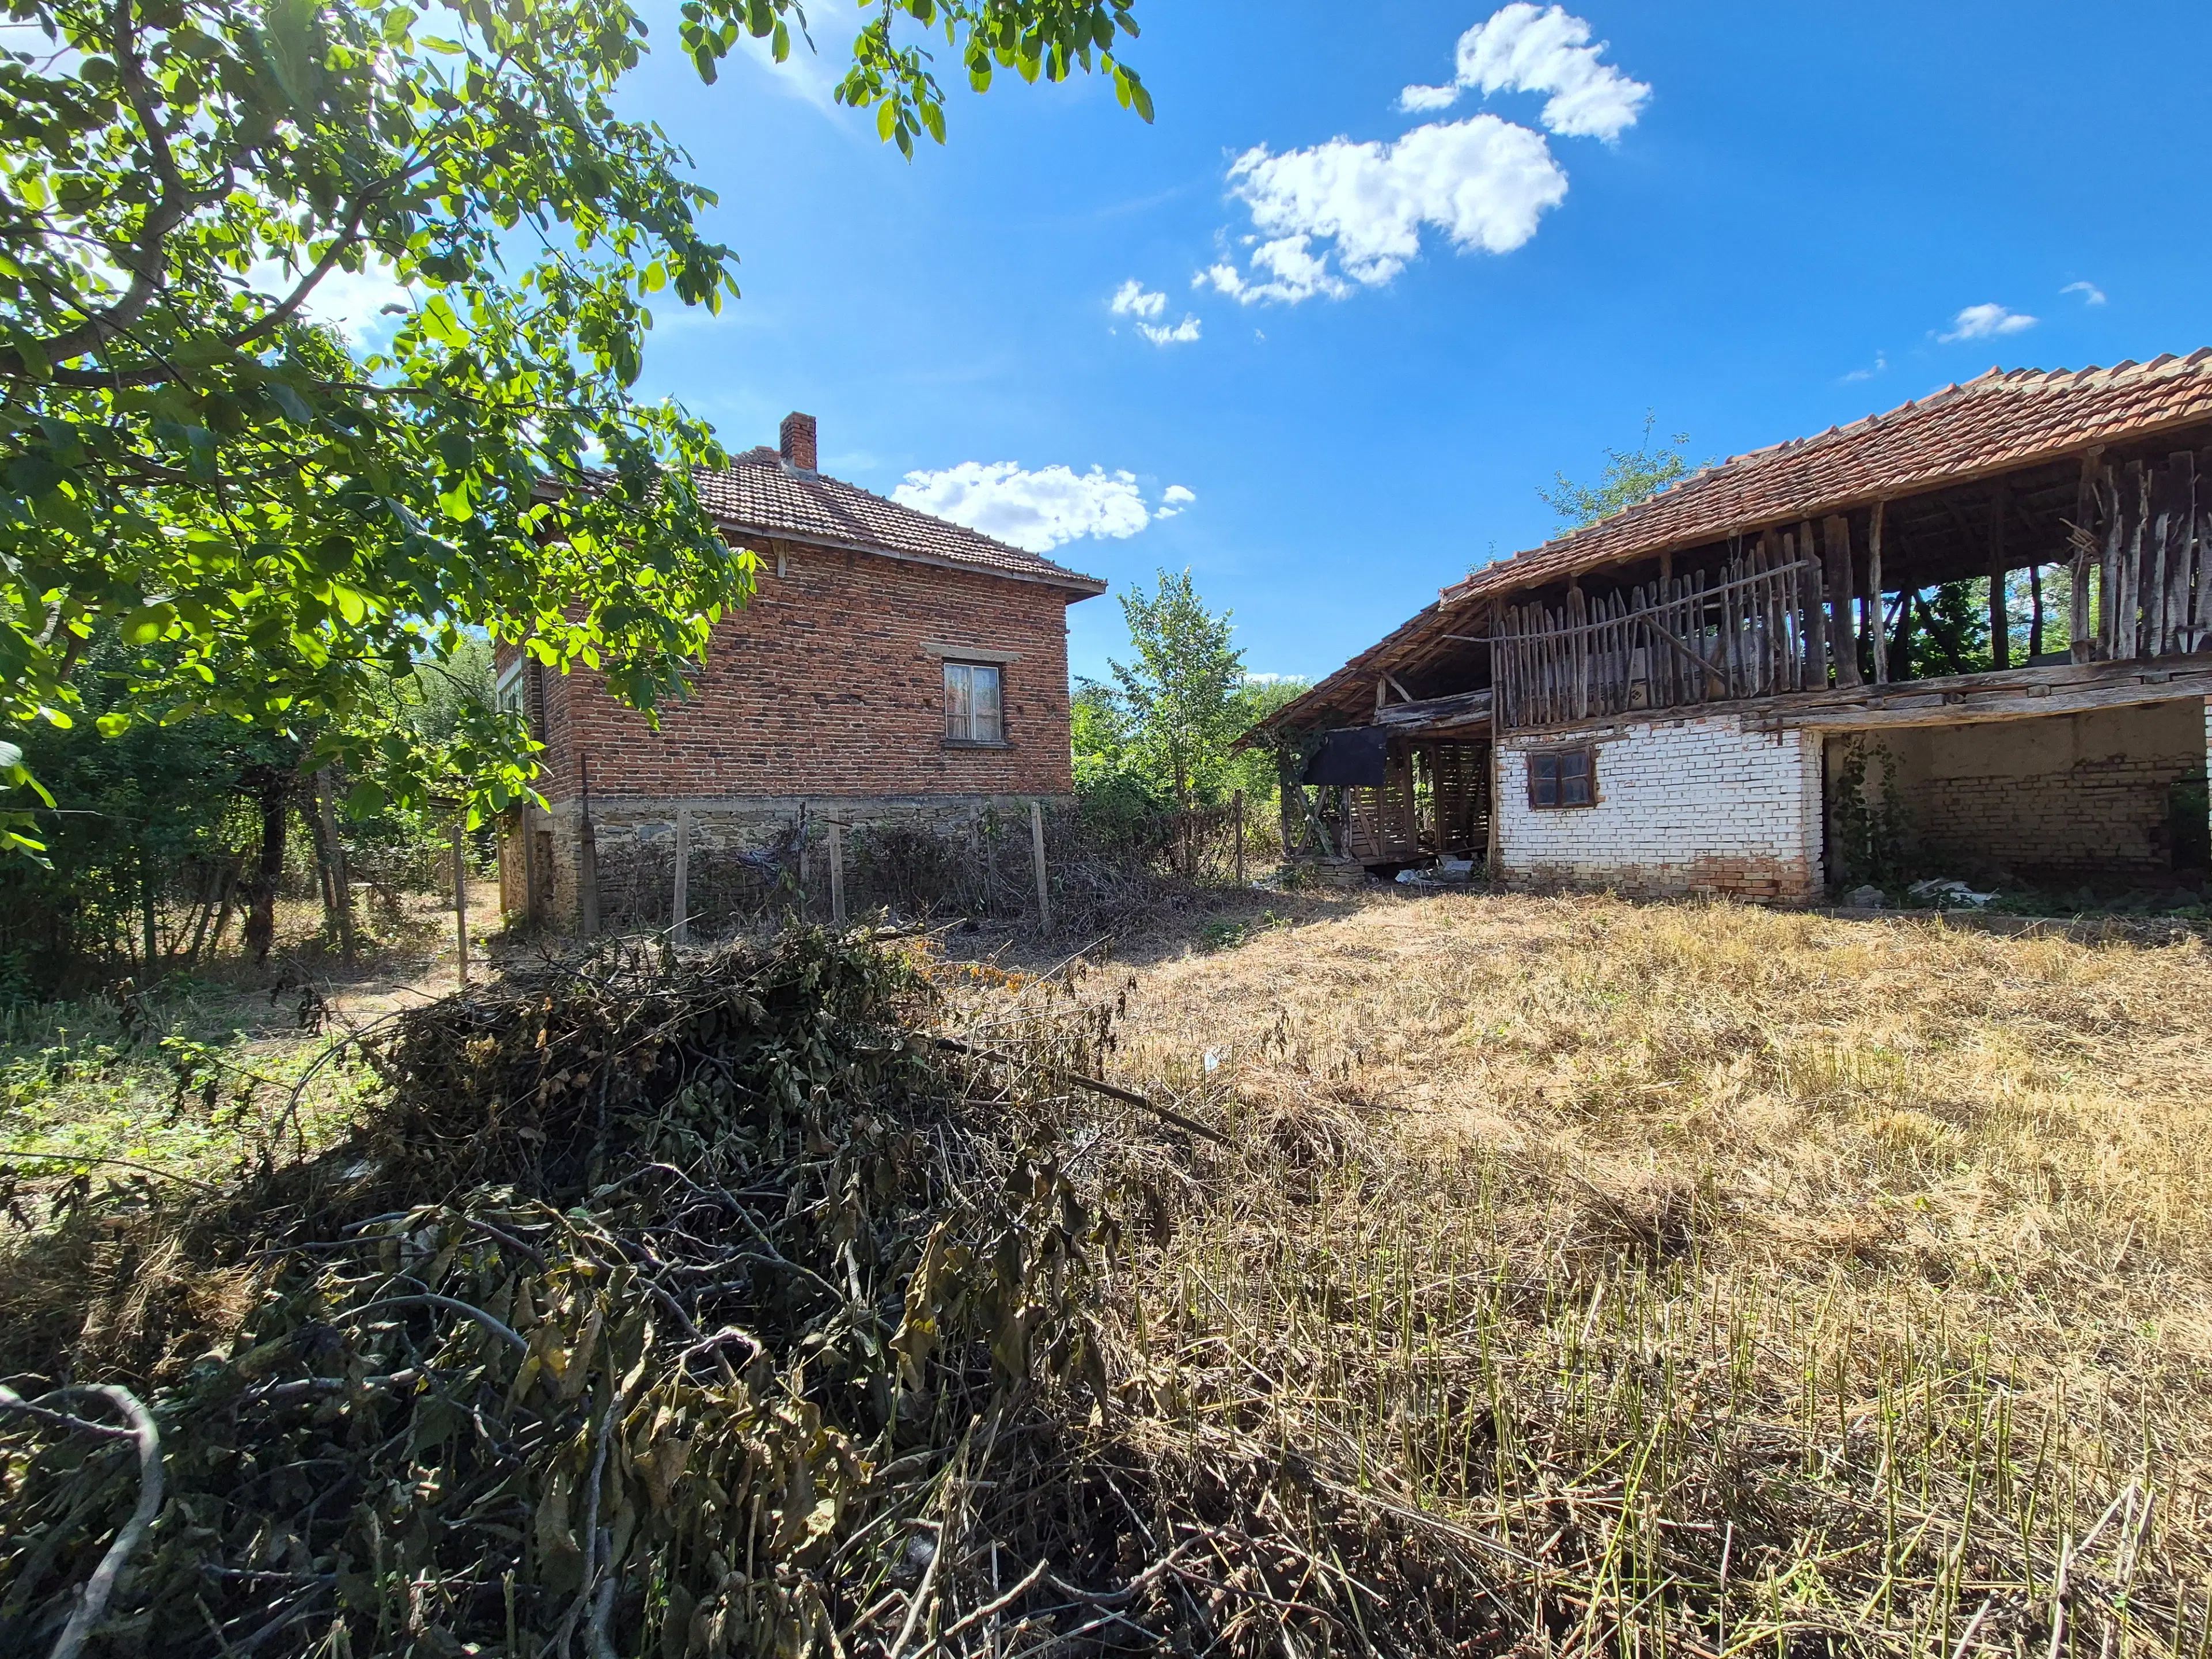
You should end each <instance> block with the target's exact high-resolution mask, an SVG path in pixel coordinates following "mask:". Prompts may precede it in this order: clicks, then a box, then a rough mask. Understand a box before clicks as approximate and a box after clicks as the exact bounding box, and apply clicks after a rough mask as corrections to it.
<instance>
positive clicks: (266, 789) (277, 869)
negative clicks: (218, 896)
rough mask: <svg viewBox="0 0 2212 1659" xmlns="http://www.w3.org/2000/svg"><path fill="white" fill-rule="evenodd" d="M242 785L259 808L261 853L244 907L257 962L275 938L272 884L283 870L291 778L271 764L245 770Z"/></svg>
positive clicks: (250, 946) (248, 945)
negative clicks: (243, 784)
mask: <svg viewBox="0 0 2212 1659" xmlns="http://www.w3.org/2000/svg"><path fill="white" fill-rule="evenodd" d="M245 782H246V788H247V789H248V791H249V792H251V793H252V795H253V798H254V799H255V800H256V802H257V803H258V805H259V806H260V808H261V854H260V857H259V858H258V859H257V860H255V864H254V872H253V881H252V885H251V888H250V890H249V892H248V896H247V900H246V949H247V951H251V952H252V957H253V960H254V961H255V962H256V963H265V962H267V961H268V960H269V951H270V947H271V946H273V945H275V944H276V884H277V881H278V880H279V879H280V878H282V877H283V873H284V832H285V829H286V827H287V825H288V823H289V820H290V817H291V805H292V799H291V795H292V792H291V787H290V786H291V780H290V778H289V777H288V776H287V775H285V774H284V773H283V772H282V771H280V770H278V769H276V768H275V767H273V766H257V767H255V768H253V769H252V771H250V772H248V773H247V774H246V779H245Z"/></svg>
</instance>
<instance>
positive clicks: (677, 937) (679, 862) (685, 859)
mask: <svg viewBox="0 0 2212 1659" xmlns="http://www.w3.org/2000/svg"><path fill="white" fill-rule="evenodd" d="M675 923H676V925H675V926H674V927H671V928H670V929H669V930H668V937H669V939H670V940H671V943H673V944H676V945H689V944H690V942H691V809H690V807H688V806H679V807H678V808H677V809H676V917H675Z"/></svg>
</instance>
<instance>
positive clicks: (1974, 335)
mask: <svg viewBox="0 0 2212 1659" xmlns="http://www.w3.org/2000/svg"><path fill="white" fill-rule="evenodd" d="M2035 321H2036V319H2034V318H2033V317H2030V316H2028V315H2027V314H2026V313H2022V312H2018V311H2010V310H2008V309H2006V307H2003V306H2001V305H1996V304H1995V303H1990V304H1986V305H1978V306H1968V307H1966V309H1965V310H1964V311H1962V312H1960V313H1959V314H1958V315H1957V316H1956V317H1954V318H1953V319H1951V331H1950V332H1949V333H1948V334H1945V335H1942V336H1939V338H1941V339H1943V340H1945V341H1951V340H1987V339H1991V338H1993V337H1996V336H1997V335H2001V334H2017V333H2019V332H2020V331H2021V330H2023V329H2029V328H2033V327H2034V326H2035Z"/></svg>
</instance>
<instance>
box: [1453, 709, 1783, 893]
mask: <svg viewBox="0 0 2212 1659" xmlns="http://www.w3.org/2000/svg"><path fill="white" fill-rule="evenodd" d="M1579 744H1589V745H1590V746H1591V747H1592V749H1593V750H1594V751H1595V796H1596V799H1595V804H1593V805H1589V806H1581V807H1559V808H1550V809H1546V808H1540V807H1536V806H1534V805H1531V804H1530V800H1529V791H1528V763H1529V757H1530V756H1531V755H1534V754H1536V753H1538V752H1541V751H1542V750H1547V749H1558V748H1566V747H1571V746H1575V745H1579ZM1497 811H1498V838H1499V848H1500V866H1501V868H1502V870H1503V872H1504V877H1505V879H1506V880H1507V881H1508V882H1509V883H1510V884H1518V885H1529V886H1533V885H1541V884H1569V885H1575V886H1596V887H1607V888H1611V889H1613V890H1618V891H1620V892H1624V893H1628V894H1632V895H1634V896H1653V897H1657V896H1681V895H1694V896H1730V897H1737V898H1748V899H1761V900H1772V901H1782V902H1802V901H1805V900H1808V899H1810V898H1812V897H1813V896H1814V895H1815V894H1816V892H1817V891H1818V889H1819V885H1820V843H1821V799H1820V740H1819V738H1816V737H1813V736H1811V735H1809V734H1807V733H1802V732H1784V733H1782V734H1779V735H1777V734H1773V733H1768V732H1747V731H1745V730H1744V728H1743V725H1742V722H1741V720H1739V719H1737V718H1736V717H1735V716H1734V715H1713V716H1707V717H1703V718H1695V719H1692V718H1684V719H1681V720H1646V721H1636V722H1624V723H1622V724H1620V725H1617V726H1592V727H1590V728H1589V729H1588V730H1587V731H1585V732H1577V733H1574V734H1572V735H1571V736H1563V735H1560V734H1557V733H1553V734H1548V735H1546V736H1544V737H1541V738H1539V737H1534V736H1521V737H1514V736H1508V737H1505V738H1502V739H1500V741H1499V744H1498V805H1497Z"/></svg>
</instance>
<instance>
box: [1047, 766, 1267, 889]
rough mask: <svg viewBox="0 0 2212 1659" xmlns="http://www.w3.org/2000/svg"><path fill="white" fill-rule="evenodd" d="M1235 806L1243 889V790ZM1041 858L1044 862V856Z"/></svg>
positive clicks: (1240, 879) (1239, 872)
mask: <svg viewBox="0 0 2212 1659" xmlns="http://www.w3.org/2000/svg"><path fill="white" fill-rule="evenodd" d="M1233 804H1234V805H1235V806H1236V809H1237V810H1236V812H1235V814H1234V816H1235V817H1236V819H1237V885H1238V886H1239V887H1242V886H1243V884H1244V792H1243V790H1242V789H1239V790H1238V791H1237V796H1236V799H1235V802H1234V803H1233ZM1039 857H1040V860H1042V854H1040V855H1039Z"/></svg>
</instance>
